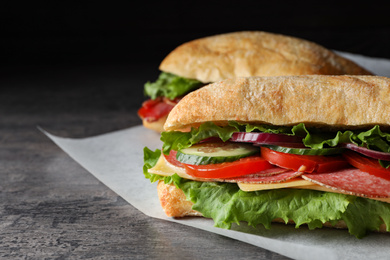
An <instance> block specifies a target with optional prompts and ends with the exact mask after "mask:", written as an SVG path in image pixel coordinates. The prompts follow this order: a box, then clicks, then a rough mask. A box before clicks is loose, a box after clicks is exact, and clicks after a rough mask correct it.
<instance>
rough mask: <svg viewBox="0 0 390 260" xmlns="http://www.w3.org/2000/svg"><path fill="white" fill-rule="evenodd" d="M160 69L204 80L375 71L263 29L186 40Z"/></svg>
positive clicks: (313, 45) (303, 41) (319, 48)
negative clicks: (262, 30)
mask: <svg viewBox="0 0 390 260" xmlns="http://www.w3.org/2000/svg"><path fill="white" fill-rule="evenodd" d="M160 70H161V71H165V72H170V73H173V74H176V75H179V76H182V77H186V78H192V79H197V80H199V81H202V82H204V83H209V82H216V81H219V80H223V79H227V78H235V77H249V76H281V75H309V74H324V75H347V74H348V75H370V74H372V73H371V72H369V71H367V70H366V69H364V68H362V67H360V66H358V65H357V64H355V63H354V62H352V61H350V60H348V59H346V58H343V57H341V56H339V55H337V54H336V53H334V52H332V51H330V50H328V49H326V48H324V47H322V46H320V45H318V44H316V43H313V42H310V41H306V40H303V39H299V38H295V37H289V36H284V35H280V34H273V33H267V32H261V31H244V32H233V33H226V34H220V35H215V36H210V37H205V38H201V39H197V40H193V41H190V42H187V43H184V44H182V45H180V46H178V47H177V48H176V49H174V50H173V51H172V52H171V53H170V54H168V55H167V57H166V58H165V59H164V60H163V61H162V63H161V64H160Z"/></svg>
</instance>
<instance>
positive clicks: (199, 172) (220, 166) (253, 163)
mask: <svg viewBox="0 0 390 260" xmlns="http://www.w3.org/2000/svg"><path fill="white" fill-rule="evenodd" d="M176 153H177V152H176V151H173V150H171V152H170V153H169V155H164V156H165V158H166V159H167V161H168V162H169V163H171V164H173V165H175V166H178V167H184V168H185V169H186V172H187V174H189V175H191V176H193V177H198V178H212V179H216V178H223V179H224V178H231V177H237V176H242V175H247V174H252V173H256V172H260V171H263V170H266V169H270V168H273V167H275V166H273V165H272V164H270V163H269V162H267V161H266V160H265V159H264V158H262V157H261V156H259V155H255V156H248V157H245V158H241V159H239V160H237V161H234V162H224V163H216V164H207V165H192V164H184V163H181V162H179V161H177V160H176Z"/></svg>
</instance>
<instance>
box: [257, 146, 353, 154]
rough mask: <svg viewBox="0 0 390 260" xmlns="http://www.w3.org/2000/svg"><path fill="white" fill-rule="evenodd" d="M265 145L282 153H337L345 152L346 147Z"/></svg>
mask: <svg viewBox="0 0 390 260" xmlns="http://www.w3.org/2000/svg"><path fill="white" fill-rule="evenodd" d="M262 146H263V147H267V148H269V149H271V150H273V151H275V152H281V153H291V154H298V155H336V154H341V153H343V152H344V151H345V150H346V149H345V148H339V147H336V148H333V147H332V148H322V149H310V148H291V147H284V146H278V145H262Z"/></svg>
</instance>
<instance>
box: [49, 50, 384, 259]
mask: <svg viewBox="0 0 390 260" xmlns="http://www.w3.org/2000/svg"><path fill="white" fill-rule="evenodd" d="M339 54H341V55H343V56H345V57H347V58H349V59H352V60H354V61H356V62H357V63H359V64H361V65H362V66H364V67H366V68H367V69H369V70H370V71H372V72H373V73H375V74H377V75H380V76H388V77H390V61H389V60H385V59H375V58H368V57H364V56H360V55H353V54H348V53H340V52H339ZM41 131H42V132H43V133H44V134H46V135H47V136H48V137H49V138H50V139H51V140H52V141H53V142H54V143H56V144H57V145H58V146H59V147H61V148H62V149H63V150H64V151H65V152H66V153H67V154H68V155H69V156H70V157H72V158H73V159H74V160H75V161H77V162H78V163H79V164H80V165H81V166H83V167H84V168H85V169H86V170H88V171H89V172H90V173H91V174H93V175H94V176H95V177H96V178H97V179H99V180H100V181H101V182H102V183H104V184H105V185H107V187H109V188H110V189H112V190H113V191H115V192H116V193H117V194H118V195H119V196H121V197H122V198H124V199H125V200H126V201H128V202H129V203H130V204H131V205H133V206H134V207H136V208H137V209H138V210H140V211H141V212H143V213H144V214H146V215H148V216H150V217H154V218H159V219H164V220H167V221H171V222H176V223H180V224H183V225H188V226H192V227H196V228H199V229H203V230H206V231H209V232H213V233H217V234H220V235H223V236H227V237H230V238H233V239H237V240H240V241H243V242H246V243H249V244H252V245H255V246H259V247H262V248H265V249H268V250H271V251H274V252H277V253H279V254H282V255H285V256H288V257H291V258H294V259H310V260H311V259H343V260H346V259H389V258H390V236H389V235H387V234H371V235H370V236H367V237H366V238H364V239H360V240H359V239H356V238H355V237H354V236H351V235H349V233H348V232H347V231H345V230H335V229H326V228H323V229H318V230H308V229H307V228H305V227H301V228H299V229H295V227H294V226H289V225H282V224H275V225H273V227H272V229H270V230H266V229H265V228H263V227H259V228H256V229H254V228H251V227H248V226H246V225H245V224H242V225H240V226H236V225H235V226H233V228H232V230H225V229H220V228H215V227H214V226H213V224H214V223H213V221H212V220H210V219H205V218H184V219H173V218H168V217H166V215H165V214H164V212H163V211H162V209H161V206H160V203H159V201H158V198H157V191H156V184H151V183H150V181H149V180H147V179H145V178H144V175H143V174H142V167H143V148H144V147H145V146H147V147H149V148H150V149H152V150H154V149H157V148H161V142H160V140H159V138H160V137H159V135H158V134H157V133H155V132H153V131H151V130H148V129H145V128H143V127H142V126H136V127H132V128H129V129H125V130H121V131H116V132H112V133H107V134H103V135H99V136H94V137H88V138H82V139H71V138H62V137H57V136H54V135H51V134H49V133H48V132H46V131H44V130H43V129H41ZM140 194H142V196H140Z"/></svg>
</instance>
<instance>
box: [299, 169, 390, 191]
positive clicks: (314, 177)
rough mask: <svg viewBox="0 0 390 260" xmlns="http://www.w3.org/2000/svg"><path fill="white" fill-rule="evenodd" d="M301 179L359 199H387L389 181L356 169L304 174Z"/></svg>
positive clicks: (389, 187) (389, 189)
mask: <svg viewBox="0 0 390 260" xmlns="http://www.w3.org/2000/svg"><path fill="white" fill-rule="evenodd" d="M302 178H304V179H306V180H308V181H311V182H313V183H316V184H318V185H321V186H324V187H327V188H330V189H333V190H337V191H339V192H342V193H347V194H351V195H355V196H360V197H369V198H389V197H390V181H389V180H385V179H382V178H379V177H376V176H374V175H371V174H369V173H366V172H363V171H361V170H359V169H356V168H349V169H344V170H340V171H336V172H332V173H312V174H304V175H302Z"/></svg>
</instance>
